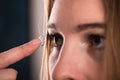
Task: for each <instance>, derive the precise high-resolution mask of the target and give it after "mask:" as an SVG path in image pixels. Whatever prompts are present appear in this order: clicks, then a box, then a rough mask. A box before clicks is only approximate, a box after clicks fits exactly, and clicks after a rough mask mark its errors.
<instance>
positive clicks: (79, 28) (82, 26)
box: [47, 23, 106, 32]
mask: <svg viewBox="0 0 120 80" xmlns="http://www.w3.org/2000/svg"><path fill="white" fill-rule="evenodd" d="M47 28H48V29H49V28H50V29H55V30H56V31H58V28H57V25H56V24H54V23H52V24H48V25H47ZM94 28H99V29H105V28H106V24H104V23H86V24H79V25H77V26H76V27H75V30H76V31H79V32H81V31H84V30H86V29H94Z"/></svg>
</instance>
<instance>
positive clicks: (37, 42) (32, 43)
mask: <svg viewBox="0 0 120 80" xmlns="http://www.w3.org/2000/svg"><path fill="white" fill-rule="evenodd" d="M29 43H30V44H31V45H36V44H40V39H34V40H32V41H30V42H29Z"/></svg>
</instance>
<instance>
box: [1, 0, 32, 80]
mask: <svg viewBox="0 0 120 80" xmlns="http://www.w3.org/2000/svg"><path fill="white" fill-rule="evenodd" d="M28 6H29V2H28V0H0V52H3V51H6V50H8V49H10V48H13V47H16V46H19V45H21V44H23V43H25V42H28V41H29V24H28V23H29V21H28V20H29V15H28ZM10 67H12V68H14V69H16V70H17V71H18V77H17V80H31V77H30V57H27V58H25V59H23V60H21V61H19V62H17V63H15V64H14V65H11V66H10Z"/></svg>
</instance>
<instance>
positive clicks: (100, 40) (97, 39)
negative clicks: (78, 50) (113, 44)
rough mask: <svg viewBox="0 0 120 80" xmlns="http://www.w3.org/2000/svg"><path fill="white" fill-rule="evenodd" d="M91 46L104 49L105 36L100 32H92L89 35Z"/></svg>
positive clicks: (89, 44)
mask: <svg viewBox="0 0 120 80" xmlns="http://www.w3.org/2000/svg"><path fill="white" fill-rule="evenodd" d="M87 39H88V46H89V48H95V49H104V47H105V37H104V36H103V35H100V34H90V35H89V36H88V37H87Z"/></svg>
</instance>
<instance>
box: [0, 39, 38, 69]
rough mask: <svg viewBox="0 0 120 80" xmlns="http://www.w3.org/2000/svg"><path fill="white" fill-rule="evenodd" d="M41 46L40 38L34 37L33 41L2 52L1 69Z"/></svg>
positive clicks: (0, 58) (0, 57)
mask: <svg viewBox="0 0 120 80" xmlns="http://www.w3.org/2000/svg"><path fill="white" fill-rule="evenodd" d="M39 46H40V40H39V39H34V40H32V41H31V42H28V43H26V44H23V45H21V46H18V47H15V48H13V49H10V50H8V51H5V52H3V53H0V69H2V68H5V67H7V66H9V65H11V64H13V63H15V62H17V61H19V60H21V59H23V58H24V57H27V56H29V55H31V54H32V53H33V52H34V51H35V50H37V49H38V48H39Z"/></svg>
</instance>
